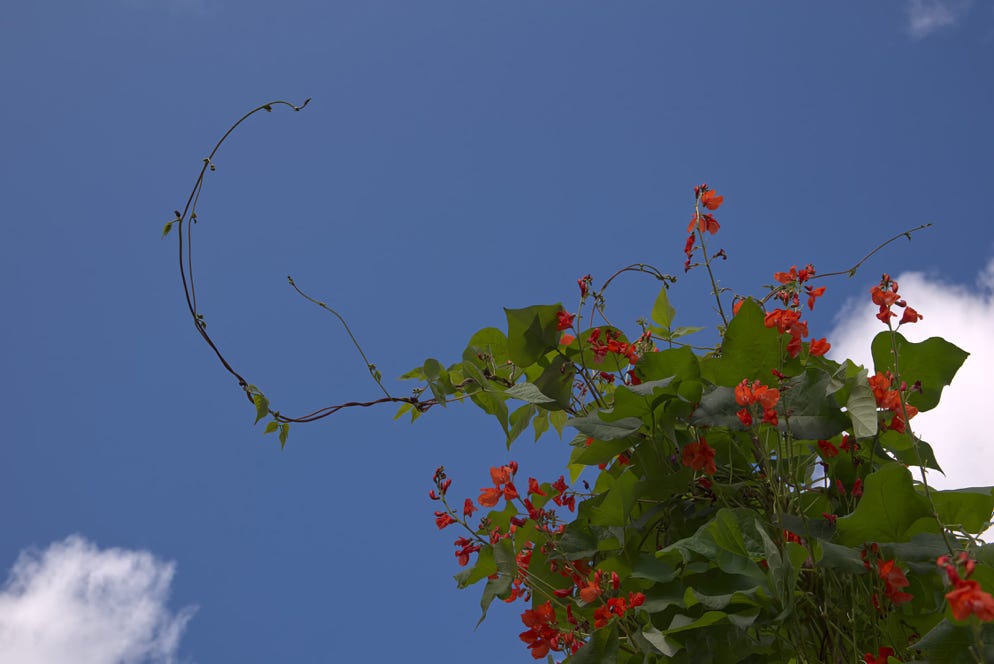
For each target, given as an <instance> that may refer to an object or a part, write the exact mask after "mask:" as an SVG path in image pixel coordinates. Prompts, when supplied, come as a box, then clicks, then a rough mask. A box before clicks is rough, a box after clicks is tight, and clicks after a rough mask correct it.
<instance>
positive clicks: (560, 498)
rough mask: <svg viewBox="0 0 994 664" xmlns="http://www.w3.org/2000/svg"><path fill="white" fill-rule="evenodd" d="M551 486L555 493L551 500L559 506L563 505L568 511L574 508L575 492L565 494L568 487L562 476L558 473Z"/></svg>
mask: <svg viewBox="0 0 994 664" xmlns="http://www.w3.org/2000/svg"><path fill="white" fill-rule="evenodd" d="M552 488H553V489H555V490H556V495H554V496H553V497H552V502H554V503H555V504H556V505H559V506H560V507H562V506H563V505H565V506H566V509H568V510H569V511H570V512H573V511H575V510H576V494H572V493H571V494H569V495H568V496H567V495H565V494H566V490H567V489H569V487H568V486H567V485H566V478H565V477H564V476H562V475H560V476H559V479H558V480H556V481H555V482H553V483H552Z"/></svg>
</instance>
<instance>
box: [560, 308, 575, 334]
mask: <svg viewBox="0 0 994 664" xmlns="http://www.w3.org/2000/svg"><path fill="white" fill-rule="evenodd" d="M556 318H558V319H559V321H558V322H557V323H556V329H557V330H559V331H560V332H562V331H563V330H568V329H569V328H571V327H572V326H573V319H574V318H576V314H571V313H568V312H567V311H565V310H562V309H560V310H559V311H557V312H556Z"/></svg>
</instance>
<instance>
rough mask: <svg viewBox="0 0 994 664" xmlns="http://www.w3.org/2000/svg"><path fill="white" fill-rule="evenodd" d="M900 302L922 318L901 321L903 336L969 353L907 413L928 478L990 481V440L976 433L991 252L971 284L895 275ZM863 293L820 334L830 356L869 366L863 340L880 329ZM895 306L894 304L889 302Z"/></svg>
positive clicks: (985, 400)
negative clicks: (927, 460)
mask: <svg viewBox="0 0 994 664" xmlns="http://www.w3.org/2000/svg"><path fill="white" fill-rule="evenodd" d="M895 279H896V280H897V281H898V283H899V288H900V290H899V292H900V294H901V295H902V296H903V297H904V298H905V299H906V300H907V302H908V305H909V306H912V307H914V308H915V310H916V311H918V312H919V313H921V314H922V315H923V316H924V317H925V318H924V319H923V320H921V321H919V322H917V323H915V324H913V325H911V324H908V325H903V326H901V334H902V335H904V336H905V337H906V338H907V339H908V340H909V341H923V340H925V339H927V338H929V337H942V338H944V339H946V340H947V341H950V342H951V343H954V344H956V345H957V346H959V347H960V348H962V349H963V350H965V351H967V352H969V353H970V356H969V357H968V358H967V359H966V362H964V363H963V366H962V367H961V368H960V370H959V372H958V373H957V374H956V377H955V379H954V380H953V382H952V384H951V385H950V386H949V387H947V388H946V389H944V390H943V392H942V400H941V401H940V403H939V405H938V406H937V407H936V408H935V409H934V410H930V411H927V412H924V413H920V414H918V415H917V416H916V417H915V418H914V419H912V420H911V425H912V428H913V429H914V431H915V433H916V434H917V435H919V436H920V437H921V438H922V439H923V440H925V441H927V442H928V443H929V444H930V445H931V446H932V448H933V450H934V451H935V456H936V459H937V460H938V462H939V465H940V466H942V469H943V470H944V471H945V473H946V474H945V476H943V475H941V474H939V473H936V472H931V473H929V475H928V478H929V484H930V485H932V486H935V487H936V488H939V489H953V488H961V487H969V486H991V485H994V445H992V444H991V441H990V440H989V437H988V436H987V435H986V434H985V433H984V432H985V431H987V430H988V429H989V427H988V418H989V415H990V413H991V412H992V410H994V405H992V403H991V400H990V394H991V389H990V383H991V375H990V372H991V370H992V369H994V349H992V346H991V331H992V330H994V259H992V260H991V261H990V262H989V263H988V264H987V265H986V266H985V267H984V268H983V269H982V270H981V271H980V272H979V275H978V278H977V282H976V285H975V286H972V287H967V286H963V285H956V284H950V283H946V282H944V281H942V280H941V279H937V278H935V277H934V276H929V275H925V274H922V273H920V272H908V273H905V274H901V275H898V276H896V277H895ZM872 285H873V284H871V283H867V294H866V297H865V298H863V299H862V300H861V301H859V302H850V303H849V304H848V305H847V306H846V307H844V308H843V311H842V312H841V313H840V315H839V316H838V317H837V323H836V327H835V330H833V331H832V333H831V335H830V336H829V337H828V339H829V341H831V342H832V350H831V352H830V355H831V356H832V357H833V358H834V359H836V360H841V359H843V358H846V357H848V358H850V359H852V360H853V361H854V362H857V363H860V364H863V365H864V366H866V367H867V368H868V369H870V371H871V373H872V370H873V360H872V358H871V356H870V341H871V340H872V339H873V337H874V336H875V335H876V334H877V333H878V332H880V331H881V330H883V329H885V327H884V326H883V325H882V324H881V323H880V321H879V320H877V319H876V318H875V317H874V314H876V313H877V307H876V306H874V305H873V304H872V303H871V302H870V295H869V289H870V286H872ZM895 309H896V308H895Z"/></svg>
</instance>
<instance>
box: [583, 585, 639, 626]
mask: <svg viewBox="0 0 994 664" xmlns="http://www.w3.org/2000/svg"><path fill="white" fill-rule="evenodd" d="M643 604H645V595H643V594H642V593H628V601H627V602H626V601H625V598H624V597H611V598H608V600H607V601H606V602H605V603H604V604H602V605H600V606H598V607H597V608H596V609H595V610H594V628H595V629H600V628H601V627H606V626H607V624H608V623H609V622H611V618H613V617H614V616H618V617H619V618H620V617H622V616H624V615H625V613H626V612H627V611H629V610H630V609H634V608H635V607H637V606H642V605H643Z"/></svg>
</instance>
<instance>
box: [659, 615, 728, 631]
mask: <svg viewBox="0 0 994 664" xmlns="http://www.w3.org/2000/svg"><path fill="white" fill-rule="evenodd" d="M727 617H728V614H727V613H725V612H724V611H705V612H704V614H703V615H701V616H700V617H699V618H692V617H690V616H685V615H683V614H681V613H678V614H676V615H675V616H673V620H672V621H671V622H670V626H669V627H667V628H666V634H677V633H679V632H686V631H687V630H691V629H700V628H701V627H707V626H708V625H713V624H715V623H717V622H721V621H722V620H724V619H725V618H727Z"/></svg>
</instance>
